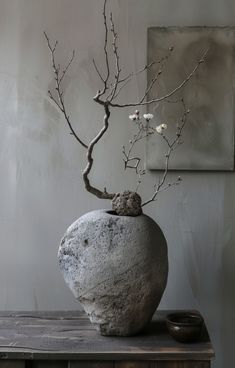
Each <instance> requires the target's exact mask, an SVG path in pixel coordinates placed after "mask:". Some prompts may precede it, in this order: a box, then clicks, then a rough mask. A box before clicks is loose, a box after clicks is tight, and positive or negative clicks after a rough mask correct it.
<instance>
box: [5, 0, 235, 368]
mask: <svg viewBox="0 0 235 368" xmlns="http://www.w3.org/2000/svg"><path fill="white" fill-rule="evenodd" d="M111 5H112V8H113V11H114V13H115V21H116V24H117V29H118V31H119V35H120V39H121V45H122V46H121V49H120V54H121V58H122V63H123V64H125V65H126V70H127V71H130V70H137V69H138V68H139V67H141V66H142V65H143V64H144V63H145V61H146V40H147V35H146V28H147V27H148V26H167V25H174V26H186V25H211V26H214V25H226V26H227V25H234V22H235V2H234V1H233V0H119V1H118V0H113V1H111ZM101 7H102V0H0V55H1V58H0V174H1V181H0V252H1V257H0V292H1V294H0V295H1V297H0V309H2V310H15V309H17V310H20V309H25V310H26V309H27V310H30V309H33V310H43V309H44V310H45V309H50V310H55V309H76V308H78V307H79V306H78V303H77V301H76V300H75V299H74V297H73V295H72V293H71V291H70V290H69V289H68V288H67V286H66V285H65V283H64V281H63V278H62V276H61V275H60V272H59V268H58V266H57V259H56V254H57V248H58V245H59V241H60V238H61V237H62V235H63V233H64V231H65V229H66V228H67V227H68V225H70V224H71V223H72V222H73V221H74V220H75V219H76V218H77V217H79V216H80V215H82V214H84V213H85V212H87V211H90V210H93V209H98V208H104V207H105V206H106V207H107V206H108V205H109V204H108V203H104V202H100V201H99V200H98V199H96V198H95V197H93V196H91V195H89V194H87V193H86V192H85V191H84V189H83V183H82V180H81V170H82V168H83V166H84V164H85V158H84V152H83V150H82V148H80V147H79V146H78V145H77V144H76V142H75V141H74V139H73V138H72V137H71V136H70V135H69V134H68V130H67V129H66V127H65V125H64V121H63V119H62V117H61V115H60V113H59V112H58V110H57V109H56V108H55V107H54V106H53V105H52V104H51V102H50V101H49V99H48V97H47V93H46V91H47V89H48V87H50V86H51V83H52V80H53V76H52V74H51V71H50V62H49V56H48V50H47V48H46V45H45V42H44V39H43V35H42V34H43V31H44V30H46V31H47V32H48V34H49V35H50V36H51V38H52V39H56V38H57V39H59V40H60V47H61V49H60V51H59V52H58V57H59V58H60V60H61V61H63V60H65V59H64V56H65V55H69V52H70V51H71V49H72V48H75V49H76V50H78V51H77V59H76V62H74V65H73V67H72V69H71V71H70V73H69V76H68V78H67V79H66V83H65V84H66V85H65V89H66V92H65V99H66V101H67V105H68V108H69V110H70V116H71V118H72V119H73V121H74V124H75V127H76V129H77V131H79V133H80V134H81V136H82V137H92V136H93V135H94V134H95V132H96V131H97V129H98V127H100V126H101V119H102V111H101V110H100V109H99V108H97V107H96V106H95V105H94V103H93V102H92V101H91V99H92V96H93V95H94V93H95V92H96V89H97V88H98V87H99V81H98V79H97V76H96V75H95V73H94V71H93V68H92V65H91V62H92V58H93V57H94V56H96V59H97V62H102V47H103V26H102V17H101V11H100V10H101ZM143 85H144V80H140V81H139V82H138V81H136V80H134V82H133V84H131V85H130V86H129V87H128V88H127V89H126V91H125V92H124V93H123V100H126V99H127V98H129V97H130V96H131V97H133V98H135V96H140V93H141V88H142V87H143ZM131 112H132V111H130V110H127V111H121V112H120V113H118V114H115V115H114V116H113V118H112V122H111V129H110V131H109V133H108V134H107V136H106V137H105V138H104V139H103V144H102V145H101V146H99V147H97V149H96V157H97V161H96V162H95V165H94V171H93V172H92V175H91V176H92V179H93V180H94V181H95V182H96V184H97V185H100V186H107V189H109V188H111V190H112V191H116V190H124V189H126V188H128V189H130V183H132V177H131V176H130V175H126V176H124V173H123V171H122V157H121V146H122V144H125V143H127V142H128V133H129V132H130V131H131V123H130V121H128V115H129V113H131ZM224 122H225V124H226V116H225V119H224ZM157 177H158V174H157V173H156V172H151V173H150V174H149V176H148V178H147V181H146V183H145V186H144V188H143V189H142V194H143V195H144V197H145V198H146V196H148V193H150V191H151V188H152V183H153V181H154V180H157ZM234 184H235V176H234V174H233V173H185V174H184V175H183V183H182V185H181V186H180V187H177V188H175V189H173V190H172V191H171V192H168V193H165V194H164V195H162V197H160V199H159V201H158V202H157V203H155V204H153V205H151V206H149V207H148V208H147V210H146V213H147V214H148V215H150V216H152V217H153V218H154V219H155V221H157V222H158V224H159V225H160V226H161V227H162V229H163V231H164V233H165V236H166V239H167V241H168V246H169V260H170V272H169V282H168V286H167V289H166V292H165V295H164V297H163V299H162V302H161V308H170V309H172V308H197V309H199V310H200V311H201V312H202V314H203V315H204V317H205V319H206V322H207V325H208V328H209V331H210V334H211V337H212V341H213V343H214V346H215V349H216V355H217V357H216V360H215V364H214V367H216V368H219V367H220V368H221V367H223V368H230V367H232V366H234V364H235V363H234V360H235V358H234V353H233V345H234V338H235V314H234V310H235V293H234V284H235V267H234V266H235V244H234V243H235V230H234V229H235V226H234V221H235V189H234V188H235V186H234Z"/></svg>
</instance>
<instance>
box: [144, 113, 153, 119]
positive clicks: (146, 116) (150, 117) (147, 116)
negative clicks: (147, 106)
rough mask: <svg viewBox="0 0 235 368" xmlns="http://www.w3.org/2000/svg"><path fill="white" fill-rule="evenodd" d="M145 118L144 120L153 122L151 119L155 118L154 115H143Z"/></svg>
mask: <svg viewBox="0 0 235 368" xmlns="http://www.w3.org/2000/svg"><path fill="white" fill-rule="evenodd" d="M143 118H144V119H145V120H151V119H152V118H153V114H144V115H143Z"/></svg>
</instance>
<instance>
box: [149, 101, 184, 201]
mask: <svg viewBox="0 0 235 368" xmlns="http://www.w3.org/2000/svg"><path fill="white" fill-rule="evenodd" d="M181 103H182V105H183V109H184V112H183V116H182V117H181V124H180V125H179V126H177V130H176V135H175V138H174V139H173V140H172V141H170V140H169V139H168V138H167V137H166V136H165V135H164V134H163V135H162V139H163V140H164V141H165V142H166V144H167V147H168V150H167V153H166V154H165V157H166V160H165V169H164V172H163V175H162V177H161V179H160V180H159V182H158V184H157V185H156V186H155V190H154V192H153V194H152V196H151V197H150V199H148V200H147V201H145V202H144V203H143V204H142V207H144V206H146V205H147V204H149V203H151V202H154V201H156V199H157V196H158V194H159V193H160V192H162V191H163V190H166V189H168V188H169V187H171V186H173V185H177V184H179V183H180V181H181V178H180V177H179V178H178V179H177V180H176V181H174V182H172V183H168V185H166V186H164V184H165V181H166V178H167V174H168V171H169V162H170V157H171V154H172V152H173V151H174V150H175V148H176V146H178V145H179V144H180V139H181V136H182V131H183V129H184V127H185V124H186V121H187V115H188V114H189V110H188V109H186V106H185V103H184V100H183V99H182V100H181Z"/></svg>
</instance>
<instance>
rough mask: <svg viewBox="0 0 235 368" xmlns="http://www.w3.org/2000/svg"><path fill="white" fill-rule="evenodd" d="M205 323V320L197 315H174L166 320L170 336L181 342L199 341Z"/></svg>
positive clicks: (169, 315)
mask: <svg viewBox="0 0 235 368" xmlns="http://www.w3.org/2000/svg"><path fill="white" fill-rule="evenodd" d="M203 323H204V321H203V318H202V317H201V316H200V315H199V314H196V313H181V312H180V313H172V314H168V316H167V318H166V324H167V328H168V331H169V333H170V335H171V336H172V337H173V338H174V339H175V340H177V341H180V342H194V341H197V340H199V338H200V336H201V333H202V327H203Z"/></svg>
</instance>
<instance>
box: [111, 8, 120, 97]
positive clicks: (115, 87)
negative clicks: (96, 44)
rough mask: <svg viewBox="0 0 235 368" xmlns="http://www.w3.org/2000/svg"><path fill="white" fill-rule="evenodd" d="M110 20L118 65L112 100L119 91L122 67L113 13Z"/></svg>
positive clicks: (116, 63)
mask: <svg viewBox="0 0 235 368" xmlns="http://www.w3.org/2000/svg"><path fill="white" fill-rule="evenodd" d="M110 22H111V33H112V35H113V41H112V46H113V53H114V57H115V65H116V73H115V75H114V78H115V82H114V85H113V88H112V92H111V96H110V98H109V101H112V100H113V98H114V96H115V94H116V91H117V87H118V83H119V78H120V73H121V69H120V63H119V59H120V57H119V55H118V48H117V32H116V31H115V27H114V22H113V16H112V13H110Z"/></svg>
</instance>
